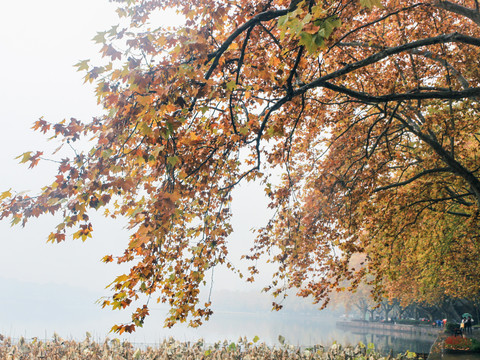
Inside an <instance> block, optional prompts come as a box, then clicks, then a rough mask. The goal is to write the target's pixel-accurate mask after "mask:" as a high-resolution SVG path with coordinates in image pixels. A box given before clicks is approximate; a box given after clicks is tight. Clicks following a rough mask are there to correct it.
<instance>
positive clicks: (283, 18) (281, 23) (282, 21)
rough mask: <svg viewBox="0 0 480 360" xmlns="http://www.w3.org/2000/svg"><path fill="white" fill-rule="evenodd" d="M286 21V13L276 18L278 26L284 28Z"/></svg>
mask: <svg viewBox="0 0 480 360" xmlns="http://www.w3.org/2000/svg"><path fill="white" fill-rule="evenodd" d="M287 21H288V13H287V14H285V15H283V16H280V17H279V18H278V26H285V24H286V23H287Z"/></svg>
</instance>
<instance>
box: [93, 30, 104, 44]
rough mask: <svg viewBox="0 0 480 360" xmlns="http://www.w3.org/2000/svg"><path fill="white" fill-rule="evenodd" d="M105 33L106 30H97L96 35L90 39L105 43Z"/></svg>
mask: <svg viewBox="0 0 480 360" xmlns="http://www.w3.org/2000/svg"><path fill="white" fill-rule="evenodd" d="M106 33H107V32H106V31H100V32H97V35H95V36H94V37H93V39H92V40H93V41H95V42H96V43H97V44H105V34H106Z"/></svg>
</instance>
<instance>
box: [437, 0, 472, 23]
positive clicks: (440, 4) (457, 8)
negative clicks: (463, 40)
mask: <svg viewBox="0 0 480 360" xmlns="http://www.w3.org/2000/svg"><path fill="white" fill-rule="evenodd" d="M434 6H435V7H437V8H440V9H443V10H447V11H450V12H453V13H455V14H458V15H461V16H465V17H466V18H469V19H470V20H472V21H473V22H474V23H475V24H477V25H479V26H480V12H478V11H476V10H473V9H469V8H467V7H465V6H462V5H458V4H454V3H452V2H451V1H438V0H437V1H435V5H434Z"/></svg>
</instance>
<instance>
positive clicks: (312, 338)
mask: <svg viewBox="0 0 480 360" xmlns="http://www.w3.org/2000/svg"><path fill="white" fill-rule="evenodd" d="M335 322H336V319H334V318H325V317H321V316H318V317H317V316H302V315H295V316H293V315H285V314H282V313H281V312H279V313H267V314H263V313H258V314H256V313H228V312H217V313H215V315H214V316H213V317H212V319H211V320H210V321H209V322H207V323H205V324H204V325H203V326H201V327H200V328H197V329H191V328H187V327H184V326H179V327H174V328H173V329H168V330H167V329H164V331H165V334H164V335H163V337H168V336H173V337H174V338H176V339H178V340H180V341H195V340H196V339H198V338H203V339H204V340H205V343H207V344H212V343H214V342H216V341H221V340H222V341H223V340H227V341H229V342H230V341H237V340H238V338H239V337H244V336H246V337H247V339H249V340H251V339H253V338H254V337H255V336H258V337H259V338H260V342H265V343H266V344H267V345H270V346H279V345H280V343H279V341H278V337H279V335H282V336H283V337H284V338H285V342H286V343H288V344H291V345H295V346H303V347H309V346H313V345H323V346H329V345H331V344H332V343H333V342H335V341H336V342H338V343H339V344H342V345H356V344H358V343H359V342H362V343H364V344H369V343H373V344H375V348H376V349H377V350H378V351H380V352H382V353H384V354H388V353H389V352H390V351H391V350H392V351H393V353H394V354H397V353H401V352H405V351H407V350H409V351H413V352H416V353H428V352H429V351H430V347H431V346H432V344H433V342H434V341H435V339H436V336H434V335H432V336H419V335H418V334H410V333H398V332H395V333H388V332H383V333H378V332H376V333H375V334H374V333H372V332H371V331H366V332H365V331H358V330H357V329H348V328H347V329H346V328H344V327H337V326H336V325H335Z"/></svg>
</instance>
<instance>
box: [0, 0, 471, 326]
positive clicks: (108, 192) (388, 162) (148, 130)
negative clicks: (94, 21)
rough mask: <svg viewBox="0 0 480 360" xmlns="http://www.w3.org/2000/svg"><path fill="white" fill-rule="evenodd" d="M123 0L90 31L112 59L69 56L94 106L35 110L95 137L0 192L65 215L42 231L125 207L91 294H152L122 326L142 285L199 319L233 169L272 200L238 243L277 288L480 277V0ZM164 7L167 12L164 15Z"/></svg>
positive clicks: (120, 298) (22, 217) (442, 282)
mask: <svg viewBox="0 0 480 360" xmlns="http://www.w3.org/2000/svg"><path fill="white" fill-rule="evenodd" d="M116 2H117V3H118V10H117V12H118V14H119V16H120V17H121V18H122V24H127V25H126V26H123V25H119V26H114V27H112V28H111V29H110V30H108V31H104V32H99V33H98V34H97V36H95V41H96V42H98V43H99V44H100V45H101V53H102V54H103V56H104V58H105V62H104V64H96V65H94V64H90V62H89V61H87V60H85V61H81V62H79V63H78V64H77V65H78V68H79V70H81V71H85V81H87V82H95V83H96V84H97V87H96V93H97V96H98V99H99V102H100V103H101V104H102V105H103V106H104V108H105V114H106V115H104V116H102V117H99V118H96V119H93V120H92V121H90V122H86V123H83V122H80V121H79V120H76V119H72V120H71V121H70V122H63V123H56V124H54V123H50V122H47V121H46V120H43V119H42V120H38V121H37V122H36V123H35V125H34V128H35V129H36V130H39V131H42V132H45V133H51V134H53V135H55V136H56V137H57V139H62V140H61V141H63V143H68V144H69V145H71V146H75V144H76V143H77V141H78V140H79V139H80V138H87V139H90V140H91V150H90V151H86V152H78V153H77V154H74V155H73V156H71V157H69V158H64V159H61V160H59V161H60V165H59V168H58V174H57V175H56V176H55V178H54V180H53V181H52V183H51V184H49V185H47V186H46V187H44V188H43V189H42V191H41V193H39V194H35V195H24V194H19V193H14V192H11V191H7V192H4V193H3V194H2V195H1V199H2V200H1V201H2V203H1V208H0V209H1V210H0V211H1V212H0V214H1V215H0V217H1V218H7V217H10V218H11V219H12V223H14V224H16V223H20V224H25V223H26V222H27V221H28V219H30V218H31V217H38V216H40V215H43V214H46V213H56V214H60V215H61V216H62V221H61V223H60V224H59V225H58V226H57V227H56V228H55V229H54V231H53V232H52V233H51V234H50V236H49V238H48V239H49V241H52V242H59V241H63V240H65V238H66V236H67V235H68V234H69V233H70V232H71V233H73V237H74V238H82V239H86V238H87V237H89V236H91V233H92V231H93V225H92V224H91V223H90V221H89V215H88V214H89V211H90V210H91V209H96V210H99V209H102V210H103V211H105V215H106V216H112V217H116V216H120V215H121V216H126V217H128V218H129V221H130V229H131V238H130V244H129V246H128V248H126V249H125V251H124V253H123V254H120V255H116V256H113V255H107V256H105V257H104V261H106V262H110V261H116V262H119V263H122V262H130V263H131V270H130V272H129V273H127V274H123V275H120V276H119V277H118V278H117V279H116V280H115V281H114V283H113V284H112V285H111V288H112V290H113V295H112V296H111V298H110V299H108V300H105V302H104V303H103V305H104V306H111V307H112V308H114V309H115V308H126V307H128V306H129V305H130V304H132V303H134V301H135V300H138V299H139V297H140V300H142V296H143V295H145V296H146V298H147V300H146V302H145V305H144V306H140V307H138V308H137V309H136V310H134V311H133V314H132V323H131V324H123V325H119V326H116V327H115V328H114V329H115V330H117V331H119V332H123V331H133V330H134V329H135V327H136V326H141V325H142V324H143V321H144V318H145V316H146V315H148V306H147V303H148V299H149V298H150V297H151V296H153V295H154V294H156V295H155V297H157V298H158V301H160V302H164V303H167V304H169V305H170V306H171V309H172V310H171V313H170V315H169V317H168V318H167V319H166V325H167V326H171V325H173V324H174V323H175V322H176V321H184V320H185V319H187V317H188V316H191V318H190V321H191V324H192V325H198V324H200V323H201V321H202V319H208V316H209V315H210V314H211V310H210V307H209V305H210V304H209V303H206V304H203V303H199V291H200V287H201V285H202V284H203V283H204V282H205V274H206V272H207V271H209V270H210V269H211V268H213V267H215V266H217V265H218V264H225V265H227V266H229V267H232V265H231V264H229V262H228V259H227V253H228V248H227V241H228V235H229V234H230V233H231V231H232V228H231V225H230V222H229V220H230V218H231V210H230V206H229V205H230V203H231V201H232V197H231V194H232V190H233V189H234V188H235V187H236V186H237V185H238V184H239V183H240V182H242V181H257V182H259V183H261V184H262V185H263V187H264V188H265V194H266V196H268V197H269V199H270V207H271V208H272V209H274V210H275V215H274V216H273V218H272V219H271V220H270V221H269V222H268V223H267V224H266V225H265V227H264V228H262V229H260V230H259V231H258V234H257V237H256V242H255V246H254V248H253V249H252V250H251V252H250V253H248V254H245V255H246V259H247V260H248V259H250V260H254V261H255V260H257V259H259V258H262V257H266V258H269V259H270V260H271V261H273V262H276V263H277V264H278V272H277V273H276V274H275V277H274V278H273V279H272V284H271V286H268V287H267V289H272V291H273V293H274V294H280V293H281V292H282V291H284V290H285V289H286V288H298V293H299V295H303V296H308V295H313V296H314V297H315V299H316V300H317V301H318V302H321V303H325V302H327V301H328V294H329V292H330V291H331V290H332V289H333V288H335V287H337V286H339V284H340V283H341V282H342V281H349V282H351V284H352V287H355V286H357V285H358V284H359V283H360V282H361V281H363V280H364V279H365V276H366V274H369V276H372V277H373V280H372V282H371V283H372V285H374V291H375V293H376V294H377V296H384V295H385V294H386V293H387V290H388V291H390V290H392V289H394V287H395V285H396V284H397V285H400V284H402V281H404V282H405V283H408V284H409V286H410V285H412V287H410V288H408V289H407V290H409V289H414V290H415V295H414V297H419V298H421V299H422V300H431V299H433V298H434V297H435V296H437V294H438V289H441V293H442V294H447V295H449V296H457V297H463V296H468V295H469V294H473V293H475V294H478V293H479V292H480V282H479V280H478V279H480V277H479V276H478V275H479V274H478V271H479V270H478V269H480V266H478V265H480V264H479V259H480V256H479V255H480V253H479V246H478V244H479V242H478V239H479V238H478V236H479V230H478V229H479V226H478V225H479V224H478V216H479V213H478V210H479V203H480V180H479V177H478V169H479V159H478V149H479V139H478V134H479V125H480V121H479V102H478V98H479V96H480V87H479V80H480V74H479V67H478V59H479V46H480V38H479V29H480V27H479V26H480V12H479V5H478V2H477V1H473V0H459V1H440V0H424V1H414V0H403V1H399V0H384V1H380V0H335V1H333V0H332V1H318V0H302V1H299V0H231V1H211V0H196V1H193V0H185V1H182V2H179V1H174V0H143V1H140V0H128V1H127V0H116ZM169 8H173V9H176V11H177V12H178V13H179V14H181V15H182V16H183V17H184V19H185V22H184V24H183V25H181V26H180V27H179V28H177V29H169V28H164V27H162V26H161V22H159V21H158V19H159V16H158V15H159V13H161V11H163V10H165V9H169ZM120 49H122V50H120ZM42 156H43V155H42V153H41V152H29V153H25V154H23V156H22V157H21V162H24V163H27V164H30V166H35V165H36V164H37V163H38V161H39V160H40V159H41V158H42ZM279 174H280V175H279ZM360 252H361V253H366V254H367V258H366V261H365V262H364V263H363V264H362V266H361V267H357V268H352V267H350V266H349V259H350V257H351V255H352V254H355V253H360ZM466 263H467V264H469V266H464V264H466ZM258 270H259V269H257V268H256V267H255V262H252V266H251V267H250V271H251V274H250V275H251V276H248V280H250V281H253V279H254V278H253V277H254V275H255V274H256V272H257V271H258ZM405 278H407V280H408V281H407V280H405ZM399 280H400V281H399ZM392 291H393V290H392ZM396 291H397V292H398V290H396ZM387 294H388V293H387Z"/></svg>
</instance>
